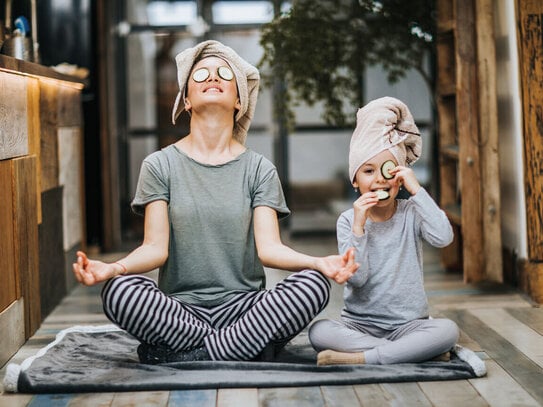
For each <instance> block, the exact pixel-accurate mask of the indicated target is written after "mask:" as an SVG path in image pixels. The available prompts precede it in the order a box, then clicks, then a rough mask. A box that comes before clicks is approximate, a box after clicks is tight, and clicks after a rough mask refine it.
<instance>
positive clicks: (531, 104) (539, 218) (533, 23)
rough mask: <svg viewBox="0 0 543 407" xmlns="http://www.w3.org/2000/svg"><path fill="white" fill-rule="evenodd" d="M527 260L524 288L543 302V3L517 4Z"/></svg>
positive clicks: (536, 0) (522, 269) (533, 0)
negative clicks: (542, 102)
mask: <svg viewBox="0 0 543 407" xmlns="http://www.w3.org/2000/svg"><path fill="white" fill-rule="evenodd" d="M518 16H519V24H518V27H519V41H520V44H519V46H520V77H521V85H522V112H523V126H524V154H525V160H524V172H525V176H524V180H525V181H524V182H525V190H526V220H527V234H528V236H527V238H528V259H527V262H525V263H526V264H521V267H520V273H521V275H520V279H519V280H520V282H521V288H522V289H524V290H525V291H526V292H528V294H530V296H531V297H532V298H534V300H536V301H538V302H540V303H542V302H543V203H542V202H543V107H542V105H541V101H542V100H543V29H542V26H543V3H542V2H541V1H540V0H518Z"/></svg>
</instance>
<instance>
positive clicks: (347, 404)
mask: <svg viewBox="0 0 543 407" xmlns="http://www.w3.org/2000/svg"><path fill="white" fill-rule="evenodd" d="M321 392H322V396H323V398H324V403H325V405H326V407H359V406H360V402H359V401H358V397H357V396H356V393H355V391H354V389H353V386H321Z"/></svg>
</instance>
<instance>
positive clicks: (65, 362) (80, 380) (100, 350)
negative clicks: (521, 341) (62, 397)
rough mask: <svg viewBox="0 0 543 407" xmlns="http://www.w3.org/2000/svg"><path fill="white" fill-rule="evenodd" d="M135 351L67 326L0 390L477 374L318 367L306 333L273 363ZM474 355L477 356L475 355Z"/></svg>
mask: <svg viewBox="0 0 543 407" xmlns="http://www.w3.org/2000/svg"><path fill="white" fill-rule="evenodd" d="M137 346H138V341H137V340H136V339H134V338H133V337H132V336H130V335H129V334H127V333H126V332H124V331H121V330H119V329H117V328H116V327H114V326H112V325H107V326H100V327H73V328H69V329H67V330H64V331H61V332H60V333H59V334H58V335H57V338H56V340H55V341H54V342H52V343H51V344H49V345H48V346H46V347H45V348H43V349H41V350H40V351H39V352H38V353H37V354H36V355H35V356H32V357H30V358H28V359H26V360H25V361H24V362H23V363H22V364H21V365H15V364H11V365H9V366H8V367H7V371H6V376H5V377H4V389H5V391H8V392H20V393H86V392H120V391H143V390H180V389H207V388H242V387H257V388H258V387H293V386H296V387H298V386H319V385H348V384H364V383H385V382H417V381H427V380H457V379H468V378H473V377H476V376H478V375H480V374H476V373H475V371H474V370H473V367H472V366H471V365H470V364H469V363H467V362H466V361H464V360H461V359H459V358H458V357H456V354H454V353H453V354H452V358H451V360H450V361H448V362H425V363H405V364H397V365H386V366H382V365H350V366H322V367H319V366H317V365H316V353H315V351H314V350H313V349H312V348H311V346H310V345H309V342H308V340H307V335H306V334H305V332H304V333H301V334H300V335H298V336H297V337H296V338H294V339H293V340H292V341H291V342H290V343H289V344H287V346H286V347H285V348H284V349H283V350H282V351H281V352H280V353H279V354H278V355H277V357H276V359H275V360H274V361H272V362H213V361H209V362H183V363H170V364H164V365H145V364H141V363H139V361H138V357H137V354H136V348H137ZM463 349H464V350H466V349H465V348H463ZM469 352H471V351H469ZM471 357H475V358H477V357H476V356H475V354H474V353H473V352H471ZM477 360H478V361H479V362H481V361H480V360H479V359H478V358H477ZM481 363H482V362H481ZM483 366H484V364H483Z"/></svg>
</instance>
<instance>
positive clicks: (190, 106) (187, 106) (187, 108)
mask: <svg viewBox="0 0 543 407" xmlns="http://www.w3.org/2000/svg"><path fill="white" fill-rule="evenodd" d="M184 104H185V110H186V111H187V112H188V111H190V109H191V108H192V105H191V104H190V100H188V98H185V100H184Z"/></svg>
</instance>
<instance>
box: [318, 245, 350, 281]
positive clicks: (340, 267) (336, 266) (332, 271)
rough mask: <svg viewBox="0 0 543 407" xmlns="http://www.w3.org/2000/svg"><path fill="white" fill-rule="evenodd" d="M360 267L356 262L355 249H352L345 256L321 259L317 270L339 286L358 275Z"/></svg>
mask: <svg viewBox="0 0 543 407" xmlns="http://www.w3.org/2000/svg"><path fill="white" fill-rule="evenodd" d="M359 266H360V265H359V264H358V263H355V261H354V248H353V247H351V248H350V249H349V250H347V251H346V252H345V253H344V254H343V255H331V256H326V257H319V258H318V259H317V262H316V267H315V268H316V269H317V270H318V271H320V272H321V273H322V274H324V275H325V276H326V277H328V278H331V279H332V280H334V281H335V282H336V283H338V284H343V283H344V282H346V281H347V280H348V279H350V278H351V276H352V275H353V274H354V273H356V270H358V267H359Z"/></svg>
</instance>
